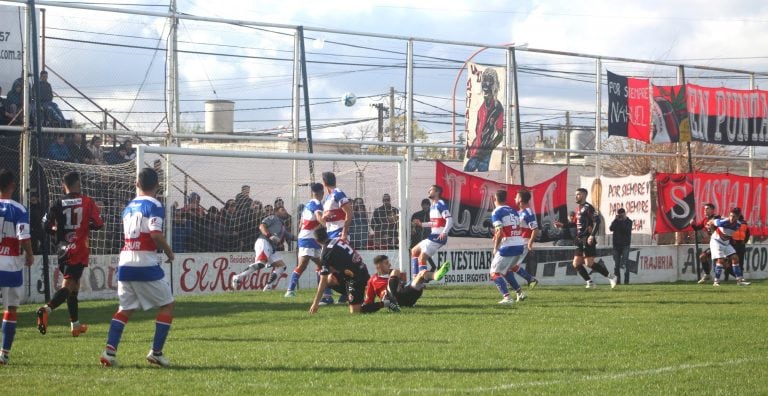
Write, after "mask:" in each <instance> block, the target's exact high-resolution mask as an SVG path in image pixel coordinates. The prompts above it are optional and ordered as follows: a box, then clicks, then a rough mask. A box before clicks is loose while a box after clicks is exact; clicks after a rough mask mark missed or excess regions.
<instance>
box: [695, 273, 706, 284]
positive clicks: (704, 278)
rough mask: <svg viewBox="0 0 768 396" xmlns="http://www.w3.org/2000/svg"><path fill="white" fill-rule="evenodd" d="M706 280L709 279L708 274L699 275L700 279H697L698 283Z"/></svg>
mask: <svg viewBox="0 0 768 396" xmlns="http://www.w3.org/2000/svg"><path fill="white" fill-rule="evenodd" d="M708 280H709V275H707V274H704V275H702V276H701V279H699V281H698V282H697V283H699V284H701V283H707V281H708Z"/></svg>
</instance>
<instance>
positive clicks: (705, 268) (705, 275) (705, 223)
mask: <svg viewBox="0 0 768 396" xmlns="http://www.w3.org/2000/svg"><path fill="white" fill-rule="evenodd" d="M704 216H705V218H704V219H703V220H701V222H700V223H699V224H696V221H695V220H694V219H691V228H693V230H694V232H696V231H699V230H702V229H703V230H705V231H706V232H707V235H708V236H709V238H710V242H711V240H712V233H713V232H714V231H715V229H714V228H713V227H711V226H710V221H711V220H712V219H719V218H720V215H717V214H715V205H713V204H711V203H705V204H704ZM694 237H695V235H694ZM711 260H712V251H711V250H710V248H706V249H704V251H703V252H701V254H700V255H699V263H701V278H700V279H699V283H706V282H707V281H708V280H709V274H710V272H711V271H712V262H711Z"/></svg>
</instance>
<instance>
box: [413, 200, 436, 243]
mask: <svg viewBox="0 0 768 396" xmlns="http://www.w3.org/2000/svg"><path fill="white" fill-rule="evenodd" d="M430 206H432V203H431V202H430V201H429V198H424V199H422V200H421V210H420V211H418V212H416V213H414V214H413V215H412V216H411V246H410V248H413V247H414V246H416V244H418V243H419V242H421V241H423V240H425V239H427V238H429V235H430V234H432V229H431V228H430V227H423V226H419V225H418V224H417V223H416V222H415V221H416V220H418V221H419V222H420V223H428V222H429V221H430V218H429V208H430Z"/></svg>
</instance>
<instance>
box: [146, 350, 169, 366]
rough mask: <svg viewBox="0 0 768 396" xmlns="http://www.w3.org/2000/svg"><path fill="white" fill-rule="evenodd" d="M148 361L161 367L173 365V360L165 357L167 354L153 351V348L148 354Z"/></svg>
mask: <svg viewBox="0 0 768 396" xmlns="http://www.w3.org/2000/svg"><path fill="white" fill-rule="evenodd" d="M147 361H148V362H149V363H150V364H154V365H157V366H160V367H168V366H170V365H171V361H170V360H168V358H167V357H165V355H163V353H162V352H160V353H159V354H157V353H154V352H152V351H151V350H150V351H149V353H148V354H147Z"/></svg>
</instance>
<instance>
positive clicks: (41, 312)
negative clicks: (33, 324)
mask: <svg viewBox="0 0 768 396" xmlns="http://www.w3.org/2000/svg"><path fill="white" fill-rule="evenodd" d="M35 314H36V315H37V330H38V331H40V334H43V335H45V333H46V332H47V331H48V310H47V309H45V307H40V308H38V309H37V312H35Z"/></svg>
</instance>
